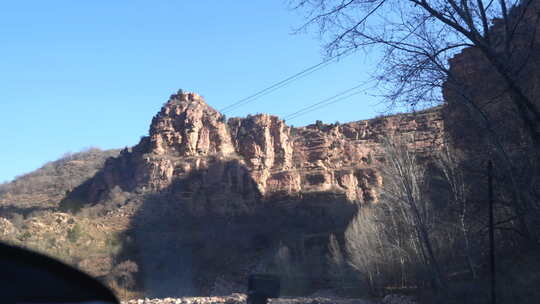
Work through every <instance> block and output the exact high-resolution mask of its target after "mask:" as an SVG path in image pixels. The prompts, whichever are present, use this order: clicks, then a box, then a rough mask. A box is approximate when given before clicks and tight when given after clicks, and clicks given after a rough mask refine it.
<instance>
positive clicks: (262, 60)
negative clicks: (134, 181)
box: [0, 0, 385, 182]
mask: <svg viewBox="0 0 540 304" xmlns="http://www.w3.org/2000/svg"><path fill="white" fill-rule="evenodd" d="M302 21H303V15H302V14H301V12H297V11H291V10H290V9H289V8H288V6H287V2H286V1H280V0H274V1H264V0H254V1H218V0H214V1H207V0H201V1H180V0H177V1H172V0H168V1H167V0H154V1H150V0H146V1H137V0H115V1H105V0H93V1H67V0H66V1H57V0H52V1H41V0H34V1H4V2H3V3H2V4H0V45H1V47H0V58H1V59H0V70H1V71H2V72H1V73H0V130H1V132H2V146H1V149H0V164H1V165H0V182H2V181H8V180H11V179H12V178H14V177H15V176H17V175H21V174H24V173H27V172H30V171H32V170H34V169H36V168H38V167H40V166H41V165H43V164H44V163H46V162H47V161H51V160H55V159H57V158H59V157H60V156H62V155H63V154H64V153H66V152H76V151H79V150H81V149H84V148H86V147H99V148H102V149H109V148H120V147H124V146H131V145H134V144H136V143H137V141H138V140H139V138H140V136H142V135H146V134H147V133H148V127H149V124H150V121H151V119H152V116H153V115H154V114H155V113H156V112H157V111H158V110H159V108H160V107H161V106H162V105H163V103H164V102H165V101H167V98H168V96H170V94H172V93H174V92H176V91H177V90H178V89H180V88H182V89H184V90H187V91H195V92H198V93H199V94H201V95H203V96H204V97H205V99H206V101H207V102H208V103H209V104H210V105H211V106H213V107H214V108H216V109H221V108H223V107H225V106H227V105H229V104H231V103H233V102H235V101H238V100H240V99H242V98H244V97H246V96H249V95H250V94H252V93H255V92H257V91H259V90H261V89H264V88H265V87H267V86H269V85H271V84H273V83H275V82H277V81H280V80H282V79H284V78H286V77H288V76H290V75H293V74H295V73H297V72H299V71H301V70H302V69H304V68H306V67H309V66H312V65H314V64H317V63H318V62H320V61H321V60H323V59H324V57H323V56H324V53H323V51H322V48H321V44H322V42H321V40H320V39H319V37H318V36H317V35H316V33H315V32H314V31H312V32H308V33H304V34H296V35H293V34H291V33H292V32H293V29H295V28H297V27H298V26H300V25H301V24H302ZM373 67H374V60H373V58H370V57H369V56H368V55H367V54H365V53H363V52H357V53H355V54H353V55H351V56H348V57H346V58H343V59H341V60H340V61H338V62H336V63H334V64H331V65H329V66H327V67H326V68H324V69H321V70H319V71H317V72H315V73H313V74H311V75H309V76H308V77H305V78H303V79H301V80H299V81H296V82H294V83H292V84H290V85H289V86H287V87H285V88H282V89H280V90H277V91H275V92H273V93H271V94H268V95H266V96H264V97H263V98H260V99H258V100H257V101H255V102H252V103H250V104H248V105H246V106H244V107H241V108H238V109H236V110H234V111H232V112H231V113H226V114H227V116H228V117H232V116H245V115H246V114H248V113H253V114H255V113H270V114H275V115H278V116H282V117H283V116H285V115H287V114H290V113H293V112H295V111H297V110H299V109H301V108H302V107H304V106H307V105H310V104H312V103H315V102H317V101H319V100H322V99H324V98H326V97H330V96H332V95H334V94H336V93H338V92H340V91H343V90H345V89H348V88H350V87H353V86H355V85H357V84H358V83H360V82H362V81H365V80H366V79H368V77H369V75H370V73H371V72H372V71H373ZM377 104H378V100H377V98H376V97H373V96H372V94H371V93H370V92H369V91H368V92H367V93H365V94H364V93H363V94H359V95H356V96H355V97H353V98H350V99H347V100H344V101H341V102H339V103H336V104H333V105H332V106H329V107H326V108H323V109H320V110H318V111H313V112H311V113H309V114H307V115H305V116H301V117H299V118H297V119H295V120H293V121H287V123H288V124H292V125H295V126H302V125H306V124H309V123H312V122H314V121H315V120H316V119H321V120H323V121H325V122H330V123H332V122H335V121H340V122H347V121H354V120H359V119H366V118H370V117H373V116H375V115H377V114H379V113H381V112H382V111H384V110H385V108H384V106H382V105H377Z"/></svg>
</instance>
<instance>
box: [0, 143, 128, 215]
mask: <svg viewBox="0 0 540 304" xmlns="http://www.w3.org/2000/svg"><path fill="white" fill-rule="evenodd" d="M118 153H119V150H105V151H104V150H100V149H98V148H90V149H87V150H85V151H82V152H78V153H66V154H65V155H64V156H63V157H62V158H60V159H58V160H56V161H52V162H48V163H46V164H45V165H43V166H42V167H41V168H39V169H37V170H35V171H33V172H31V173H28V174H25V175H22V176H19V177H17V178H16V179H15V180H14V181H12V182H9V183H4V184H0V216H4V217H6V216H9V215H10V214H11V213H17V214H21V215H28V214H29V213H31V212H33V211H38V210H44V209H52V208H56V207H58V203H59V202H60V201H61V200H62V199H63V198H64V196H65V195H66V193H67V192H69V191H71V190H73V188H75V187H77V186H78V185H80V184H82V183H83V182H84V181H86V180H88V179H89V178H91V177H92V176H94V174H96V172H97V171H99V170H101V169H102V168H103V165H104V164H105V160H106V159H107V158H109V157H114V156H117V155H118Z"/></svg>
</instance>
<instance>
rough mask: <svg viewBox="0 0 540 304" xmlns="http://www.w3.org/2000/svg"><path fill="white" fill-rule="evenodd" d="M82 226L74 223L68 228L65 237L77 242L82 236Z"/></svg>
mask: <svg viewBox="0 0 540 304" xmlns="http://www.w3.org/2000/svg"><path fill="white" fill-rule="evenodd" d="M82 234H83V233H82V228H81V226H80V225H79V224H75V225H74V226H73V228H71V229H69V230H68V233H67V238H68V240H69V241H70V242H72V243H75V242H77V241H78V240H79V239H80V238H81V236H82Z"/></svg>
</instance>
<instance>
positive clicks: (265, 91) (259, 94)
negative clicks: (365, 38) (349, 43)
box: [219, 49, 354, 112]
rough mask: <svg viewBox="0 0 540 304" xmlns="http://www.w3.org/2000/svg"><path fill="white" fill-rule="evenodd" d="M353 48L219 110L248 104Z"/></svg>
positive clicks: (326, 64)
mask: <svg viewBox="0 0 540 304" xmlns="http://www.w3.org/2000/svg"><path fill="white" fill-rule="evenodd" d="M353 50H354V49H349V50H347V51H345V52H342V53H340V54H337V55H335V56H333V57H331V58H328V59H326V60H324V61H321V62H319V63H317V64H315V65H313V66H310V67H308V68H306V69H304V70H302V71H300V72H298V73H296V74H294V75H292V76H289V77H287V78H285V79H283V80H281V81H279V82H276V83H274V84H273V85H271V86H268V87H266V88H264V89H262V90H260V91H258V92H256V93H254V94H252V95H249V96H248V97H245V98H243V99H240V100H238V101H236V102H234V103H232V104H230V105H228V106H226V107H224V108H222V109H220V110H219V111H220V112H229V111H232V110H234V109H237V108H239V107H241V106H243V105H246V104H248V103H250V102H253V101H255V100H257V99H259V98H261V97H262V96H265V95H267V94H269V93H271V92H273V91H275V90H277V89H279V88H282V87H284V86H286V85H289V84H290V83H292V82H293V81H295V80H298V79H301V78H304V77H306V76H308V75H310V74H312V73H314V72H316V71H318V70H320V69H322V68H324V67H326V66H328V65H329V64H330V63H332V61H334V60H336V59H337V58H339V57H342V56H343V57H342V58H344V57H347V56H349V55H350V54H352V53H353V52H352V51H353Z"/></svg>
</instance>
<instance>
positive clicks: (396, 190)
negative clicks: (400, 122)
mask: <svg viewBox="0 0 540 304" xmlns="http://www.w3.org/2000/svg"><path fill="white" fill-rule="evenodd" d="M383 146H384V151H385V164H384V166H383V168H382V171H383V174H384V177H383V195H384V197H385V198H386V200H387V202H388V204H392V205H394V206H395V208H396V209H399V210H400V211H401V213H402V214H403V217H404V219H405V224H406V225H408V226H409V227H410V228H411V230H412V231H414V234H415V236H416V239H417V241H418V243H419V247H420V249H421V251H422V253H423V255H424V256H425V260H426V266H427V267H428V268H429V269H430V271H431V273H432V276H433V280H434V281H435V285H436V288H444V287H445V279H444V275H443V273H442V270H441V268H440V265H439V261H438V259H437V256H436V254H435V250H434V248H433V242H432V239H431V230H432V226H433V216H434V214H433V212H434V211H433V207H432V204H431V202H430V201H429V200H428V198H427V197H426V195H425V189H424V182H425V181H424V179H425V176H424V175H425V168H424V166H422V165H421V164H420V163H419V161H418V159H417V156H416V155H414V154H413V153H412V152H411V151H410V150H409V148H408V147H407V145H406V143H405V142H404V141H403V140H402V139H401V138H391V137H387V138H385V139H384V141H383Z"/></svg>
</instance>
